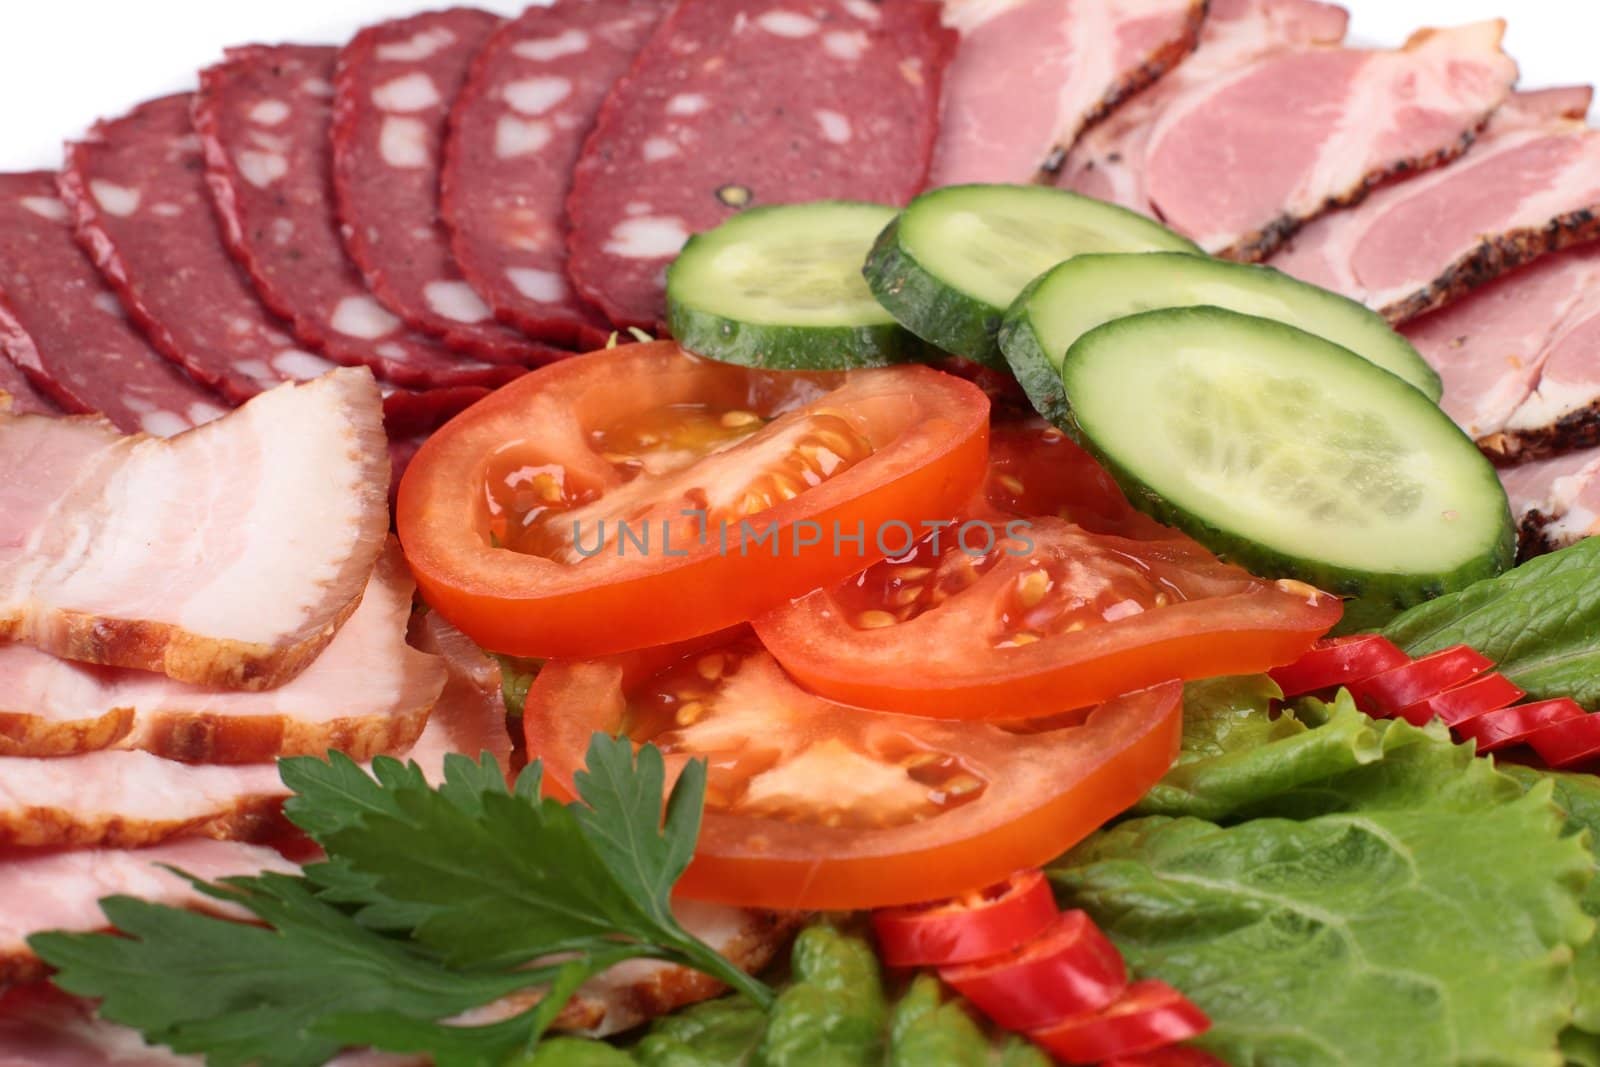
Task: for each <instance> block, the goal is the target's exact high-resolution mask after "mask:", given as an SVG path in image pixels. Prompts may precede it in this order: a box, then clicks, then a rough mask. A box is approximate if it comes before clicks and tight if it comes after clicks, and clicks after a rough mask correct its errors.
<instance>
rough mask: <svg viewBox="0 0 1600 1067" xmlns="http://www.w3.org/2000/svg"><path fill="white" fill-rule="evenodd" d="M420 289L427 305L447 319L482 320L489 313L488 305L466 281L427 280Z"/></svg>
mask: <svg viewBox="0 0 1600 1067" xmlns="http://www.w3.org/2000/svg"><path fill="white" fill-rule="evenodd" d="M422 291H423V295H424V296H425V297H426V298H427V301H428V306H429V307H431V308H433V310H434V311H435V312H436V313H438V314H440V315H443V316H444V317H445V318H447V319H455V320H456V321H457V322H482V321H483V320H485V319H487V318H488V317H489V315H490V312H489V305H487V304H485V303H484V302H483V300H482V299H481V298H480V297H479V296H478V294H477V293H475V292H473V291H472V286H470V285H468V284H467V283H466V282H457V281H449V282H429V283H428V284H427V285H425V286H424V287H423V290H422Z"/></svg>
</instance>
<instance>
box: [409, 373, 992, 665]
mask: <svg viewBox="0 0 1600 1067" xmlns="http://www.w3.org/2000/svg"><path fill="white" fill-rule="evenodd" d="M988 410H989V407H988V401H987V399H986V398H985V397H984V396H983V394H982V392H981V391H980V390H978V389H977V388H976V387H974V386H973V385H971V384H970V383H967V382H963V381H960V380H959V379H956V378H952V377H950V376H949V375H944V374H940V373H938V372H937V371H934V370H932V369H930V368H928V367H911V366H907V367H893V368H887V369H883V370H873V371H862V372H854V373H849V374H801V373H793V372H764V371H756V370H749V369H746V368H742V367H735V366H731V365H728V364H723V363H716V362H712V361H708V360H701V359H697V358H695V357H693V356H690V355H688V354H686V353H684V352H682V351H681V350H680V349H679V348H678V347H677V346H676V345H674V344H671V343H670V342H659V343H654V344H639V345H625V346H622V347H620V348H616V349H613V350H610V351H605V352H596V353H593V354H590V355H588V356H585V357H583V358H582V359H570V360H564V361H562V362H560V363H555V364H551V365H550V366H548V367H543V368H540V369H539V370H536V371H534V372H532V373H530V374H527V375H525V376H524V377H522V378H520V379H518V380H517V381H516V382H514V383H512V384H511V385H508V386H506V387H505V388H503V389H500V390H498V391H496V392H495V393H493V394H492V395H491V396H489V397H488V398H486V399H484V400H483V401H481V402H480V403H478V404H475V405H473V406H472V407H471V408H469V409H468V410H467V411H465V412H463V413H462V414H461V415H459V416H457V417H456V418H455V419H453V420H452V421H451V422H450V423H449V424H448V425H446V426H445V427H444V428H443V429H442V430H440V431H439V432H438V433H436V434H434V435H433V436H432V437H431V438H429V440H428V441H427V443H426V444H424V445H423V446H422V449H421V450H420V451H419V452H418V453H417V456H416V458H415V459H414V460H413V461H412V463H411V466H410V467H409V468H408V469H407V471H406V474H405V476H404V478H403V479H402V481H401V483H400V491H399V498H398V502H397V505H396V512H395V521H396V526H397V529H398V530H399V534H400V540H401V543H402V545H403V546H404V548H405V551H406V557H407V560H408V561H409V562H410V564H411V567H412V570H413V571H414V572H415V574H416V577H417V584H418V586H419V587H420V589H421V591H422V594H423V597H424V599H426V600H427V601H428V603H429V604H430V605H431V606H432V607H433V608H435V609H436V610H438V611H439V612H440V613H441V614H442V615H444V616H445V617H446V618H447V619H449V620H450V621H451V622H452V623H454V624H455V625H456V626H458V627H459V628H460V629H462V630H463V631H465V632H466V633H467V634H468V636H470V637H472V638H473V639H474V640H475V641H477V643H478V644H480V645H482V646H484V647H485V648H489V649H492V650H494V651H497V652H506V653H512V654H515V655H522V656H534V657H550V656H579V655H581V656H589V655H600V654H609V653H612V652H618V651H624V650H629V649H637V648H644V647H647V646H650V645H657V644H664V643H668V642H672V641H678V640H683V639H686V638H690V637H694V636H697V635H701V634H706V633H711V632H714V631H716V630H720V629H723V628H726V627H728V626H730V625H733V624H735V623H738V622H741V621H743V620H746V619H749V618H751V617H752V616H754V615H756V614H758V613H760V612H762V611H765V610H767V609H769V608H771V607H772V606H774V605H775V604H778V603H781V602H782V601H784V600H786V599H787V598H789V597H792V596H798V595H800V594H802V593H805V592H807V591H808V590H811V589H813V588H816V587H817V586H819V585H824V584H829V583H832V582H835V581H838V580H840V579H842V578H844V577H845V576H847V575H849V574H851V573H854V572H856V571H859V570H860V569H861V568H862V567H863V566H865V565H868V564H870V563H872V562H874V561H875V560H878V559H882V558H883V557H884V555H885V554H886V551H887V550H886V549H883V548H882V547H881V542H882V541H884V540H886V539H888V538H887V535H885V536H884V537H880V536H879V535H880V533H883V532H884V531H886V530H888V531H896V530H897V529H898V528H899V527H901V526H905V527H908V528H916V529H920V528H921V523H923V522H924V521H927V520H945V519H949V518H951V517H953V516H954V515H955V514H956V512H957V511H958V510H959V509H960V507H961V506H962V504H963V503H964V502H965V501H966V500H967V499H968V498H970V497H971V495H972V494H973V493H974V492H975V491H976V490H977V489H978V488H979V486H980V485H981V483H982V479H983V475H984V469H985V460H986V454H987V444H986V442H987V436H988ZM858 532H860V533H862V534H863V536H862V537H861V538H860V539H859V540H856V539H855V537H854V535H855V534H856V533H858Z"/></svg>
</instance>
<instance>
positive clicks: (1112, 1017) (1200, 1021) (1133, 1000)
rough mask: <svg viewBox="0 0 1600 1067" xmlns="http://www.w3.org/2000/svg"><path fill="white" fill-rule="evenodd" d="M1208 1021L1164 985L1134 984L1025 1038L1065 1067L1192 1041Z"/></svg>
mask: <svg viewBox="0 0 1600 1067" xmlns="http://www.w3.org/2000/svg"><path fill="white" fill-rule="evenodd" d="M1209 1029H1211V1020H1210V1019H1208V1018H1206V1014H1205V1012H1203V1011H1201V1010H1200V1009H1199V1008H1198V1007H1196V1006H1195V1004H1194V1002H1193V1001H1191V1000H1190V999H1189V998H1188V997H1186V996H1184V995H1183V994H1182V993H1180V992H1178V991H1177V990H1176V989H1173V988H1172V987H1171V986H1169V985H1167V983H1165V982H1161V981H1156V980H1154V979H1151V980H1147V981H1143V982H1136V983H1135V984H1133V985H1132V986H1129V987H1128V991H1127V992H1126V993H1125V994H1123V996H1122V997H1121V998H1120V999H1119V1000H1117V1002H1116V1003H1115V1004H1112V1005H1110V1006H1109V1007H1107V1008H1105V1009H1103V1010H1101V1011H1098V1012H1094V1013H1093V1014H1089V1015H1082V1016H1078V1017H1077V1018H1073V1019H1067V1020H1066V1021H1064V1022H1061V1023H1058V1024H1057V1025H1055V1026H1052V1027H1050V1028H1048V1029H1044V1030H1035V1031H1033V1032H1032V1033H1030V1034H1029V1035H1028V1037H1029V1038H1031V1039H1032V1040H1033V1041H1035V1042H1036V1043H1038V1044H1039V1045H1041V1046H1043V1047H1044V1049H1045V1050H1046V1051H1047V1052H1049V1053H1050V1054H1051V1055H1052V1056H1054V1057H1056V1058H1057V1059H1059V1060H1062V1061H1063V1062H1065V1063H1100V1062H1102V1061H1103V1060H1110V1059H1115V1058H1117V1057H1119V1056H1133V1055H1137V1054H1139V1053H1144V1052H1152V1051H1154V1050H1155V1049H1158V1048H1161V1047H1162V1046H1164V1045H1175V1044H1177V1043H1178V1042H1179V1041H1187V1040H1189V1039H1190V1038H1192V1037H1198V1036H1199V1035H1200V1034H1203V1033H1205V1032H1206V1031H1207V1030H1209Z"/></svg>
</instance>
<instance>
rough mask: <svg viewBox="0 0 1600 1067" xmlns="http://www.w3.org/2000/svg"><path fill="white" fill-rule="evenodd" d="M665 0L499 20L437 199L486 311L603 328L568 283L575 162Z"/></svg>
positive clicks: (583, 338)
mask: <svg viewBox="0 0 1600 1067" xmlns="http://www.w3.org/2000/svg"><path fill="white" fill-rule="evenodd" d="M665 7H666V5H665V3H664V2H663V0H560V2H558V3H556V4H555V6H553V7H530V8H529V9H528V10H527V11H526V12H524V13H523V14H522V16H521V17H519V18H517V19H515V20H513V21H511V22H508V23H506V24H505V25H503V26H501V27H500V29H499V30H497V31H496V32H495V33H494V34H493V35H492V36H491V37H490V38H489V40H488V42H487V43H486V44H485V45H484V46H483V48H482V50H481V51H479V53H478V56H477V58H476V59H475V60H473V62H472V71H471V74H470V75H469V77H468V79H467V82H466V84H465V85H464V86H462V89H461V92H460V94H459V95H458V96H457V97H456V103H455V107H454V108H453V109H452V110H451V113H450V139H449V141H448V143H447V145H446V149H445V160H444V173H443V175H442V178H441V186H440V190H441V197H442V205H443V211H444V218H445V222H446V223H448V224H449V226H450V229H451V232H452V233H453V235H454V237H453V241H452V244H451V248H452V249H453V250H454V252H455V257H456V261H457V262H458V263H459V264H460V265H461V270H462V273H464V274H465V275H466V277H467V280H468V281H470V282H471V283H472V286H473V288H474V289H476V290H477V291H478V293H479V294H480V295H481V296H482V297H483V299H484V300H486V301H488V303H489V305H490V306H491V307H492V308H493V309H494V313H495V316H496V317H497V318H499V319H500V320H501V321H502V322H508V323H511V324H513V325H515V326H517V327H518V328H520V329H522V330H525V331H527V332H528V333H529V334H532V335H533V336H536V337H544V338H548V339H549V340H552V341H555V342H558V343H562V344H572V345H576V346H578V347H579V348H596V347H599V346H600V345H602V344H604V343H605V339H606V333H607V332H608V331H609V330H610V326H609V325H608V324H607V323H606V321H605V319H603V318H602V317H601V316H600V315H598V314H597V313H595V312H594V311H592V310H590V309H588V308H587V307H586V306H585V305H584V303H583V301H581V300H579V299H578V298H577V296H576V295H575V294H574V293H573V292H572V290H571V288H570V287H569V286H568V285H567V271H566V267H567V249H566V222H565V219H566V200H567V192H568V190H569V189H570V187H571V184H572V168H573V166H574V165H576V163H577V161H578V152H579V150H580V149H581V148H582V147H583V139H584V137H585V136H587V135H588V133H589V131H590V129H591V128H592V127H593V126H594V120H595V115H596V114H597V113H598V112H599V110H600V104H601V102H602V101H604V100H605V96H606V93H608V92H610V90H611V86H612V84H613V83H614V82H615V81H616V80H617V79H618V78H620V77H622V75H623V74H625V73H626V72H627V69H628V65H629V64H630V63H631V62H632V61H633V57H634V56H635V55H636V54H637V53H638V51H639V49H640V47H641V46H642V45H643V44H644V42H645V39H646V38H647V37H648V36H649V34H650V31H651V29H652V28H654V26H655V24H656V22H657V21H659V19H660V16H661V13H662V12H663V11H664V10H665Z"/></svg>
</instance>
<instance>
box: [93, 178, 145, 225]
mask: <svg viewBox="0 0 1600 1067" xmlns="http://www.w3.org/2000/svg"><path fill="white" fill-rule="evenodd" d="M89 191H90V192H91V193H93V194H94V199H95V202H96V203H98V204H99V205H100V210H101V211H104V212H106V213H107V214H109V215H120V216H122V217H123V218H127V217H128V216H129V215H132V214H133V213H134V212H135V211H138V210H139V190H137V189H130V188H128V187H127V186H126V185H116V184H114V183H112V182H106V181H96V182H91V183H90V185H89Z"/></svg>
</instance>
